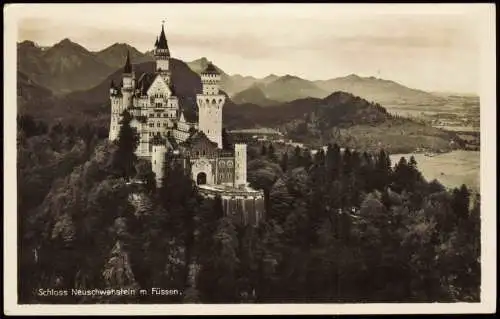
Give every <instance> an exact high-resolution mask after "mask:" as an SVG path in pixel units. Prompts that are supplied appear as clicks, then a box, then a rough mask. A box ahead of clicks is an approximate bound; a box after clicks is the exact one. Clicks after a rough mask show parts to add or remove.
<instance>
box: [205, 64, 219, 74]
mask: <svg viewBox="0 0 500 319" xmlns="http://www.w3.org/2000/svg"><path fill="white" fill-rule="evenodd" d="M201 74H220V72H219V71H218V70H217V68H215V66H214V65H213V64H212V62H208V65H207V67H206V68H205V70H204V71H203V72H201Z"/></svg>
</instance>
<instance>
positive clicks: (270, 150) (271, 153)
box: [267, 144, 277, 162]
mask: <svg viewBox="0 0 500 319" xmlns="http://www.w3.org/2000/svg"><path fill="white" fill-rule="evenodd" d="M267 157H268V158H269V159H270V160H271V161H273V162H275V161H276V160H277V157H276V153H275V151H274V146H273V144H269V148H268V149H267Z"/></svg>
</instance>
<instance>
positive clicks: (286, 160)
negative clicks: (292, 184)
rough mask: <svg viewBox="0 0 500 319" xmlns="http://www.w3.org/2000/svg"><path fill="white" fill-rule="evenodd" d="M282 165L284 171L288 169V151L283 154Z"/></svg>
mask: <svg viewBox="0 0 500 319" xmlns="http://www.w3.org/2000/svg"><path fill="white" fill-rule="evenodd" d="M280 166H281V170H282V171H283V172H286V171H287V169H288V152H285V153H283V155H281V161H280Z"/></svg>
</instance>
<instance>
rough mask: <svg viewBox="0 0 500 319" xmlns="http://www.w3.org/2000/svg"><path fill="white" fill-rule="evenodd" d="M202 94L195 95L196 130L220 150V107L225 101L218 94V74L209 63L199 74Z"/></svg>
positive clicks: (221, 95)
mask: <svg viewBox="0 0 500 319" xmlns="http://www.w3.org/2000/svg"><path fill="white" fill-rule="evenodd" d="M201 83H202V86H203V92H202V94H197V95H196V101H197V104H198V122H199V124H198V129H199V130H200V131H202V132H203V133H205V135H206V136H207V137H208V138H209V139H210V140H211V141H212V142H215V143H217V146H218V147H219V148H222V107H223V106H224V103H225V101H226V97H225V96H224V95H223V94H219V87H220V73H219V72H218V71H217V69H216V68H215V66H214V65H213V64H212V63H211V62H210V63H208V66H207V68H206V69H205V70H204V71H203V72H201Z"/></svg>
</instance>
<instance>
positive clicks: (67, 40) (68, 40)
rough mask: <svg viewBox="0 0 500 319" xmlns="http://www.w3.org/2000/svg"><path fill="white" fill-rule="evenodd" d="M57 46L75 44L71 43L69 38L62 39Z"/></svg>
mask: <svg viewBox="0 0 500 319" xmlns="http://www.w3.org/2000/svg"><path fill="white" fill-rule="evenodd" d="M57 44H76V43H74V42H73V41H71V40H70V39H69V38H64V39H62V40H61V41H59V43H57Z"/></svg>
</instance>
